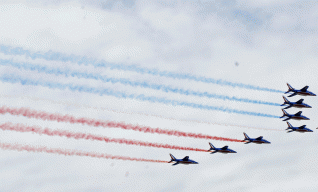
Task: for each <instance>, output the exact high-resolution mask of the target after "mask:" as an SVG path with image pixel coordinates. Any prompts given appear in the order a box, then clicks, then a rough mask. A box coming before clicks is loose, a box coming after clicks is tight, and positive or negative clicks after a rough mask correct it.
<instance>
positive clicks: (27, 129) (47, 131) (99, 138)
mask: <svg viewBox="0 0 318 192" xmlns="http://www.w3.org/2000/svg"><path fill="white" fill-rule="evenodd" d="M0 129H2V130H10V131H18V132H32V133H36V134H40V135H41V134H44V135H49V136H60V137H63V136H65V137H67V138H73V139H86V140H94V141H104V142H106V143H119V144H126V145H137V146H144V147H156V148H165V149H175V150H185V151H201V152H207V150H204V149H198V148H192V147H181V146H176V145H168V144H161V143H150V142H144V141H136V140H130V139H124V138H120V139H116V138H109V137H103V136H98V135H93V134H86V133H79V132H77V133H74V132H69V131H65V130H51V129H48V128H45V129H42V128H40V127H36V126H25V125H21V124H16V125H13V124H12V123H4V124H1V125H0Z"/></svg>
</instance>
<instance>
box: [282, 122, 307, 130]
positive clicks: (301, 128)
mask: <svg viewBox="0 0 318 192" xmlns="http://www.w3.org/2000/svg"><path fill="white" fill-rule="evenodd" d="M287 125H288V128H287V129H286V130H288V129H291V130H290V131H288V132H287V133H290V132H293V131H297V132H300V133H305V132H313V131H312V130H311V129H308V128H306V125H303V126H300V127H293V126H292V125H291V124H290V123H289V122H287Z"/></svg>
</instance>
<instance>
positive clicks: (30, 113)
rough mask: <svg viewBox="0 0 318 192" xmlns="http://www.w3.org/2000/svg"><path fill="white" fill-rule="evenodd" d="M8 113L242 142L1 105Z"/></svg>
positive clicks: (147, 131) (0, 110) (0, 109)
mask: <svg viewBox="0 0 318 192" xmlns="http://www.w3.org/2000/svg"><path fill="white" fill-rule="evenodd" d="M5 113H10V114H11V115H22V116H25V117H28V118H36V119H42V120H50V121H57V122H68V123H72V124H74V123H80V124H83V125H90V126H95V127H98V126H101V127H116V128H121V129H126V130H133V131H139V132H144V133H157V134H164V135H173V136H178V137H191V138H198V139H212V140H221V141H231V142H243V141H242V140H238V139H230V138H224V137H216V136H210V135H203V134H201V133H199V134H197V133H187V132H182V131H176V130H168V129H160V128H151V127H146V126H139V125H131V124H125V123H120V122H114V121H101V120H96V119H89V118H76V117H74V116H70V115H61V114H53V113H47V112H43V111H35V110H30V109H27V108H18V109H17V108H9V107H6V106H2V107H1V108H0V114H5Z"/></svg>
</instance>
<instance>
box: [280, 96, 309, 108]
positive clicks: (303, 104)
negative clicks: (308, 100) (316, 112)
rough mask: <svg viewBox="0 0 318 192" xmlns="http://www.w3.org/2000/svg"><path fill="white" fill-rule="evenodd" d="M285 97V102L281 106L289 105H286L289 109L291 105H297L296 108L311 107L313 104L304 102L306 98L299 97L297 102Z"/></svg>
mask: <svg viewBox="0 0 318 192" xmlns="http://www.w3.org/2000/svg"><path fill="white" fill-rule="evenodd" d="M283 99H284V101H285V102H284V103H283V104H281V105H280V106H283V105H289V106H287V107H285V108H284V109H289V108H291V107H296V108H311V106H309V105H307V104H305V103H303V101H304V99H299V100H298V101H296V102H290V101H288V99H286V97H284V96H283Z"/></svg>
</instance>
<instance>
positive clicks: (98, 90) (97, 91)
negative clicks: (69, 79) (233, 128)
mask: <svg viewBox="0 0 318 192" xmlns="http://www.w3.org/2000/svg"><path fill="white" fill-rule="evenodd" d="M0 80H1V81H3V82H9V83H21V84H22V85H34V86H43V87H48V88H50V89H61V90H65V89H69V90H71V91H79V92H86V93H94V94H99V95H101V96H102V95H109V96H114V97H117V98H124V99H127V98H129V99H136V100H140V101H149V102H153V103H163V104H171V105H174V106H176V105H179V106H186V107H192V108H197V109H206V110H214V111H222V112H226V113H237V114H242V115H251V116H259V117H270V118H279V116H275V115H270V114H264V113H256V112H249V111H241V110H236V109H229V108H224V107H216V106H209V105H201V104H196V103H189V102H180V101H175V100H169V99H165V98H159V97H147V96H145V95H143V94H141V95H135V94H127V93H124V92H118V91H113V90H111V89H105V88H94V87H88V86H82V85H72V84H61V83H54V82H49V81H42V80H39V81H36V80H31V79H26V78H21V77H18V76H14V75H3V76H0Z"/></svg>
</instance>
